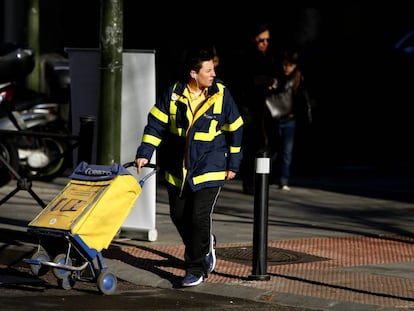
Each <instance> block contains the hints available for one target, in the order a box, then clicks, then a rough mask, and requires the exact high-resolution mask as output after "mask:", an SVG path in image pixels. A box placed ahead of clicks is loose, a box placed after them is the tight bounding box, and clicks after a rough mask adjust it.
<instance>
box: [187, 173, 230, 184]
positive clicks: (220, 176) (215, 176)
mask: <svg viewBox="0 0 414 311" xmlns="http://www.w3.org/2000/svg"><path fill="white" fill-rule="evenodd" d="M225 178H226V172H224V171H223V172H209V173H205V174H203V175H199V176H196V177H193V183H194V185H198V184H201V183H203V182H208V181H213V180H224V179H225Z"/></svg>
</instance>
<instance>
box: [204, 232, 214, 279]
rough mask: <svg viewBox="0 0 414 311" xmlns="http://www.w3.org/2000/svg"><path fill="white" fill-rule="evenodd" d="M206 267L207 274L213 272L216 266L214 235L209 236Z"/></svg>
mask: <svg viewBox="0 0 414 311" xmlns="http://www.w3.org/2000/svg"><path fill="white" fill-rule="evenodd" d="M206 266H207V272H208V273H211V272H213V271H214V268H215V266H216V236H215V235H214V234H212V235H211V249H210V252H209V253H208V254H207V255H206Z"/></svg>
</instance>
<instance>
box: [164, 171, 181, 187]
mask: <svg viewBox="0 0 414 311" xmlns="http://www.w3.org/2000/svg"><path fill="white" fill-rule="evenodd" d="M165 180H166V181H167V182H168V183H169V184H171V185H174V186H176V187H180V186H181V184H182V183H183V181H182V180H181V179H179V178H177V177H175V176H173V175H172V174H170V173H168V172H165Z"/></svg>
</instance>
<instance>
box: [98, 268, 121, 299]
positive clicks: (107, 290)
mask: <svg viewBox="0 0 414 311" xmlns="http://www.w3.org/2000/svg"><path fill="white" fill-rule="evenodd" d="M117 284H118V281H117V279H116V276H115V275H114V274H113V273H111V272H108V271H105V272H103V273H101V274H100V275H99V276H98V280H97V286H98V289H99V291H100V292H101V293H102V294H104V295H112V294H113V293H115V290H116V286H117Z"/></svg>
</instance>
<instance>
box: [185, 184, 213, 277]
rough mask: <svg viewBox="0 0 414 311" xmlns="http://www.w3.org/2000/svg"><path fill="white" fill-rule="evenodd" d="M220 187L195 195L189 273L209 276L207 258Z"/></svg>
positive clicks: (197, 192) (189, 248) (198, 192)
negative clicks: (213, 215)
mask: <svg viewBox="0 0 414 311" xmlns="http://www.w3.org/2000/svg"><path fill="white" fill-rule="evenodd" d="M220 190H221V188H220V187H213V188H205V189H202V190H199V191H196V192H194V193H193V198H192V204H193V209H192V218H191V224H192V227H191V233H190V234H191V241H190V243H189V245H188V250H187V255H188V257H189V258H188V259H189V260H188V263H187V264H188V272H190V273H192V274H195V275H199V274H200V273H202V274H203V275H204V276H207V273H208V272H207V271H206V260H205V257H206V255H207V254H208V253H209V251H210V243H211V235H212V214H213V210H214V206H215V205H216V202H217V198H218V196H219V194H220Z"/></svg>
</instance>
